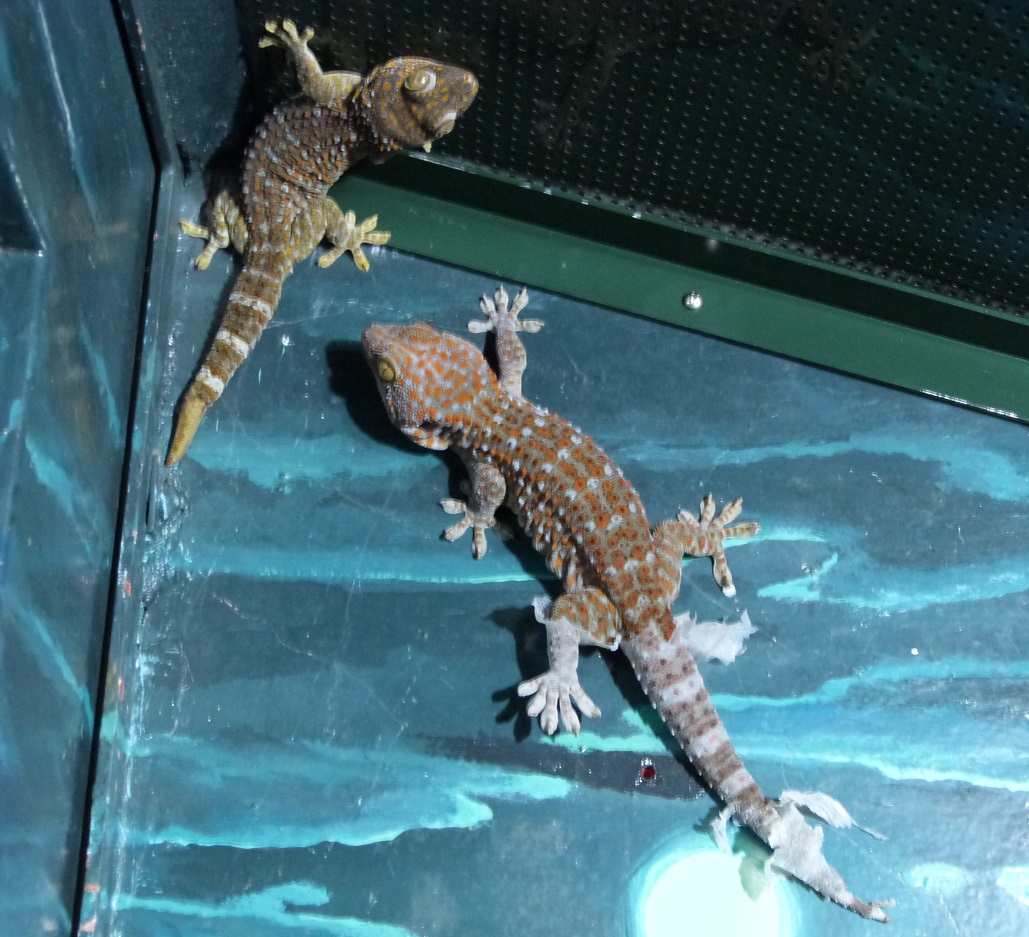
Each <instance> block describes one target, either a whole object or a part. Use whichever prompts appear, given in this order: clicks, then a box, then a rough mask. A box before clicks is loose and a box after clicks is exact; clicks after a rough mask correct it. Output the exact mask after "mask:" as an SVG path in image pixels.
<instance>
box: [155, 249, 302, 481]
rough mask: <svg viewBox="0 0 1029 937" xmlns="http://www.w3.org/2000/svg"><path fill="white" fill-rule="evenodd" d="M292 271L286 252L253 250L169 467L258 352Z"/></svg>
mask: <svg viewBox="0 0 1029 937" xmlns="http://www.w3.org/2000/svg"><path fill="white" fill-rule="evenodd" d="M291 270H292V264H291V262H290V260H289V258H288V257H287V256H286V254H285V253H284V252H273V251H256V250H254V249H253V247H252V245H251V247H250V248H249V249H248V253H247V255H246V257H245V260H244V264H243V269H242V270H241V271H240V274H239V276H238V277H237V278H236V282H235V284H234V285H233V289H232V293H231V294H230V295H229V304H228V308H227V309H226V310H225V315H224V317H223V318H222V321H221V326H220V327H219V329H218V331H217V332H216V333H215V336H214V339H213V340H212V342H211V346H210V349H209V350H208V352H207V354H206V355H205V357H204V360H203V363H202V364H201V366H200V368H199V370H198V371H197V372H196V375H195V376H194V378H193V380H192V381H191V382H190V384H189V387H187V388H186V393H185V394H184V395H183V397H182V402H181V403H180V405H179V414H178V418H177V420H176V423H175V431H174V433H173V434H172V441H171V444H170V445H169V447H168V455H167V457H166V458H165V461H164V464H165V465H168V466H171V465H174V464H175V463H176V462H178V461H179V459H181V458H182V457H183V456H184V455H185V454H186V450H187V449H188V448H189V445H190V443H191V442H192V441H193V436H194V435H195V434H196V431H197V427H198V426H199V425H200V421H201V419H203V416H204V414H205V413H206V412H207V410H208V408H209V407H210V406H211V405H212V404H213V403H214V402H215V401H216V400H217V399H218V398H219V397H221V395H222V392H223V391H224V390H225V385H226V384H228V383H229V380H230V379H231V378H232V375H233V374H235V373H236V370H237V369H238V368H239V366H240V365H241V364H242V363H243V362H244V361H245V360H246V358H247V356H248V355H249V354H250V352H251V351H253V348H254V345H256V344H257V340H258V339H259V338H260V337H261V333H262V332H263V331H264V328H265V326H266V325H267V324H268V322H269V320H270V319H271V317H272V316H273V315H274V314H275V309H276V307H277V306H278V304H279V296H280V295H281V293H282V281H283V280H284V279H285V278H286V277H287V276H288V275H289V273H290V271H291Z"/></svg>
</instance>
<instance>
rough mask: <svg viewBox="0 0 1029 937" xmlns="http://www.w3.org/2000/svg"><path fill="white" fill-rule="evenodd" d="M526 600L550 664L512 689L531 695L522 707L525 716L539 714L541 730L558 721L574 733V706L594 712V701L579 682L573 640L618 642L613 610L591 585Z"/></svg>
mask: <svg viewBox="0 0 1029 937" xmlns="http://www.w3.org/2000/svg"><path fill="white" fill-rule="evenodd" d="M532 604H533V609H534V610H535V612H536V620H537V621H538V622H539V623H540V624H542V625H545V626H546V629H547V658H548V660H549V661H550V669H549V670H548V671H547V672H546V673H542V674H540V675H539V676H538V677H532V678H531V679H529V680H523V681H522V682H521V683H519V684H518V695H519V696H528V697H531V698H530V700H529V703H528V705H527V706H526V707H525V711H526V713H527V714H528V715H529V716H539V719H540V728H541V729H542V730H543V731H544V732H546V733H547V735H553V734H554V733H555V732H556V731H557V728H558V723H559V721H560V723H561V724H562V725H564V727H565V728H566V729H568V731H569V732H571V733H572V734H573V735H578V734H579V729H580V727H581V725H580V722H579V716H578V713H576V711H575V706H577V707H578V709H579V712H581V713H582V714H583V715H584V716H589V717H591V718H595V717H597V716H599V715H600V707H599V706H597V704H596V703H594V702H593V700H591V699H590V698H589V696H587V695H586V692H585V691H584V690H583V688H582V686H581V684H580V683H579V674H578V669H579V645H580V644H584V645H596V646H599V647H606V648H609V649H611V650H613V649H614V648H616V647H618V643H619V633H618V610H617V609H616V608H615V605H614V603H613V602H612V601H611V600H610V599H609V598H608V597H607V596H606V595H605V594H604V593H603V592H602V591H601V590H600V589H596V588H593V587H590V588H587V589H583V590H581V591H578V592H566V593H565V594H564V595H562V596H559V597H558V598H557V599H555V600H554V601H553V602H551V601H550V599H549V598H548V597H547V596H540V597H538V598H537V599H535V600H534V601H533V603H532ZM573 702H574V703H575V706H573V705H572V703H573Z"/></svg>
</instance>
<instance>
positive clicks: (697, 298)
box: [682, 293, 704, 312]
mask: <svg viewBox="0 0 1029 937" xmlns="http://www.w3.org/2000/svg"><path fill="white" fill-rule="evenodd" d="M682 304H683V305H684V306H685V307H686V308H687V309H689V310H691V311H693V312H696V311H697V310H698V309H699V308H700V307H701V306H702V305H703V304H704V300H703V299H702V298H701V295H700V293H687V294H686V295H685V296H683V298H682Z"/></svg>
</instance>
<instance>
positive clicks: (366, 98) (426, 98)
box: [356, 56, 479, 150]
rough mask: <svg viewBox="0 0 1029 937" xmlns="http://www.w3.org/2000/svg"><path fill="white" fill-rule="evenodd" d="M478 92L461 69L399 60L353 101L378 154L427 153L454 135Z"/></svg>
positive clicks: (376, 73)
mask: <svg viewBox="0 0 1029 937" xmlns="http://www.w3.org/2000/svg"><path fill="white" fill-rule="evenodd" d="M478 91H479V82H478V79H477V78H476V77H475V76H474V75H473V74H472V73H471V72H469V71H465V69H463V68H458V67H457V66H456V65H445V64H443V63H442V62H434V61H433V60H432V59H422V58H416V57H415V56H404V57H403V58H398V59H391V60H390V61H388V62H387V63H386V64H385V65H380V66H379V67H378V68H375V69H373V70H372V71H371V73H369V75H368V77H367V78H365V80H364V82H363V84H362V86H361V88H360V90H359V92H358V94H357V98H356V100H357V102H358V104H359V106H360V108H361V109H362V111H363V112H364V115H365V120H366V121H367V122H368V124H369V125H370V126H371V129H372V130H373V132H374V134H375V136H376V137H377V139H378V140H379V143H380V146H381V147H382V149H383V150H396V149H400V148H402V147H411V146H420V147H424V148H425V149H428V148H429V147H430V146H431V145H432V143H433V141H435V140H438V139H439V138H440V137H442V136H444V135H445V134H448V133H450V131H451V130H453V129H454V124H455V123H456V121H457V118H458V117H460V116H461V115H462V114H463V113H464V112H465V111H466V110H468V108H469V106H470V105H471V103H472V101H474V100H475V95H476V94H478Z"/></svg>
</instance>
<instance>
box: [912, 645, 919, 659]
mask: <svg viewBox="0 0 1029 937" xmlns="http://www.w3.org/2000/svg"><path fill="white" fill-rule="evenodd" d="M911 653H912V654H913V655H914V656H915V657H918V648H917V647H913V648H911Z"/></svg>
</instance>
